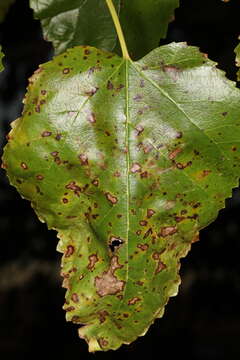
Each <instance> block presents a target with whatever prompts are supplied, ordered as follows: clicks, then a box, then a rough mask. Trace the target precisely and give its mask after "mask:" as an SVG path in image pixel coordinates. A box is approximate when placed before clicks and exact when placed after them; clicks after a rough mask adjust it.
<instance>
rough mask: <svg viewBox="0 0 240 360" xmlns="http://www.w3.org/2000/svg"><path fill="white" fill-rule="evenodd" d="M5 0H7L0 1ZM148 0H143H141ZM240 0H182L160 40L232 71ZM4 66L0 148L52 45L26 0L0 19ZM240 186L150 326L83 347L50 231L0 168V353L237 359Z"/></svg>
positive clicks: (0, 76)
mask: <svg viewBox="0 0 240 360" xmlns="http://www.w3.org/2000/svg"><path fill="white" fill-rule="evenodd" d="M0 1H4V0H0ZM146 1H147V0H146ZM239 18H240V1H239V0H236V1H234V0H231V1H230V2H229V3H224V2H223V1H221V0H216V1H215V0H201V1H199V0H184V1H183V0H182V1H181V7H180V9H178V10H177V11H176V19H175V21H174V22H173V23H171V24H170V26H169V33H168V38H167V40H164V41H162V43H163V44H164V43H168V42H170V41H187V42H188V44H190V45H196V46H199V47H200V49H201V51H202V52H204V53H208V54H209V57H210V58H211V59H212V60H215V61H217V62H218V63H219V67H220V68H221V69H223V70H224V71H226V73H227V75H228V77H229V78H231V79H233V80H235V79H236V68H235V64H234V53H233V49H234V47H235V46H236V45H237V43H238V41H237V37H238V35H239V34H240V26H239ZM0 43H1V44H2V46H3V50H4V52H5V54H6V57H5V60H4V62H5V66H6V69H5V71H4V72H3V73H1V74H0V148H1V150H0V151H1V152H2V147H3V145H4V144H5V136H6V133H7V132H8V131H9V123H10V122H11V121H12V120H14V119H15V118H16V117H18V116H19V115H20V113H21V110H22V105H21V100H22V98H23V96H24V93H25V88H26V85H27V79H28V77H29V76H30V75H31V74H32V73H33V71H34V70H36V68H37V67H38V64H39V63H43V62H45V61H47V60H49V59H50V58H51V56H52V54H53V52H52V48H51V45H50V44H49V43H46V42H45V41H44V40H43V39H42V35H41V29H40V26H39V23H38V21H35V20H33V15H32V11H31V10H30V9H29V7H28V1H27V0H26V1H25V0H17V1H16V4H15V5H13V6H12V7H11V9H10V11H9V13H8V16H7V18H6V20H5V22H4V23H3V24H1V25H0ZM239 209H240V192H239V190H238V189H235V190H234V191H233V198H232V199H228V200H227V201H226V209H224V210H222V211H221V212H220V214H219V216H218V218H217V219H216V221H215V222H214V223H213V224H211V225H210V226H208V228H206V229H205V230H203V231H202V232H201V241H200V242H198V243H196V244H194V245H193V248H192V251H191V253H190V254H189V255H188V256H187V258H186V259H184V260H182V269H181V276H182V279H183V281H182V285H181V287H180V292H179V295H178V296H177V297H175V298H172V299H171V300H170V302H169V304H168V306H167V307H166V312H165V316H164V317H163V318H162V319H161V320H157V321H156V322H155V324H154V325H153V326H152V327H151V328H150V330H149V332H148V333H147V335H145V336H144V337H142V338H139V339H138V340H137V341H136V342H135V343H133V344H132V345H130V346H123V347H122V348H121V349H120V350H118V351H116V352H113V351H110V352H108V353H97V354H94V355H93V354H88V352H87V345H86V344H85V342H84V341H83V340H80V339H78V336H77V327H76V326H75V325H72V324H70V323H66V322H65V318H64V317H65V314H64V311H63V310H62V309H61V307H62V304H63V302H64V290H63V289H62V288H61V279H60V277H59V275H58V273H59V262H60V254H58V253H57V252H56V251H55V248H56V244H57V240H56V236H55V232H54V231H48V230H47V228H46V225H45V224H41V223H40V222H39V221H38V220H37V218H36V216H35V214H34V213H33V210H32V209H31V207H30V204H29V203H28V202H27V201H25V200H21V198H20V196H19V195H18V194H17V192H16V191H15V189H14V188H13V187H10V186H9V184H8V181H7V179H6V176H5V172H4V171H3V170H1V174H0V234H1V235H0V236H1V242H0V358H1V359H3V358H5V357H6V358H7V359H14V360H15V359H28V358H32V359H42V358H45V359H50V358H51V357H55V358H57V359H59V360H62V359H64V360H65V359H66V360H67V359H69V357H70V356H72V358H75V359H86V358H87V359H95V358H96V359H97V360H100V359H106V360H108V359H122V358H124V359H126V360H127V359H132V358H133V357H137V356H141V355H143V354H146V356H147V357H148V359H153V358H154V359H155V358H159V359H160V358H164V359H165V358H168V359H175V358H176V357H178V358H181V357H183V358H184V359H191V360H222V359H227V360H233V359H234V360H236V359H238V358H240V347H239V337H240V307H239V303H240V262H239V257H240V221H239V220H240V217H239Z"/></svg>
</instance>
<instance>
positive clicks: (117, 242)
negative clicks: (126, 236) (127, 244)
mask: <svg viewBox="0 0 240 360" xmlns="http://www.w3.org/2000/svg"><path fill="white" fill-rule="evenodd" d="M122 244H123V240H122V239H120V238H116V237H113V236H112V237H111V239H110V243H109V248H110V250H111V251H112V252H114V251H115V250H117V249H118V248H119V247H120V246H121V245H122Z"/></svg>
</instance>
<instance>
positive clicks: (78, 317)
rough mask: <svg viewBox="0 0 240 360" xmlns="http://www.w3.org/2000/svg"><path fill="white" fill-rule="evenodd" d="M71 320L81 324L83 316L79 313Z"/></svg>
mask: <svg viewBox="0 0 240 360" xmlns="http://www.w3.org/2000/svg"><path fill="white" fill-rule="evenodd" d="M71 321H72V322H73V323H74V324H79V323H80V322H81V318H80V316H77V315H74V316H73V317H72V319H71Z"/></svg>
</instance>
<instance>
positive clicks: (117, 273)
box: [3, 43, 240, 351]
mask: <svg viewBox="0 0 240 360" xmlns="http://www.w3.org/2000/svg"><path fill="white" fill-rule="evenodd" d="M239 100H240V95H239V90H237V89H236V88H235V87H234V84H233V83H232V82H230V81H228V80H227V79H226V78H225V77H224V76H223V73H222V72H220V71H219V70H217V69H216V68H215V64H214V63H213V62H211V61H209V60H208V59H207V58H206V57H205V56H204V55H202V54H200V53H199V51H198V49H197V48H194V47H187V46H186V44H184V43H177V44H176V43H173V44H170V45H167V46H163V47H161V48H158V49H156V50H154V51H152V52H151V53H150V54H149V55H147V56H146V57H144V58H143V59H142V60H141V61H139V62H131V61H129V62H128V61H125V60H123V59H121V58H119V57H118V56H116V55H113V54H110V53H106V52H103V51H100V50H97V49H95V48H91V47H76V48H74V49H71V50H69V51H68V52H67V53H65V54H62V55H60V56H58V57H56V58H55V59H54V60H53V61H51V62H49V63H46V64H44V65H42V66H41V67H40V69H39V70H38V71H37V72H36V73H35V75H34V76H33V77H32V78H31V80H30V85H29V90H28V94H27V96H26V99H25V107H24V112H23V116H22V118H20V119H18V120H16V122H15V123H14V124H13V130H12V131H11V133H10V135H9V143H8V145H7V146H6V148H5V154H4V158H3V166H4V167H5V168H6V169H7V172H8V175H9V177H10V180H11V183H12V184H13V185H15V186H16V187H17V188H18V190H19V192H20V193H21V194H22V196H23V197H25V198H27V199H29V200H31V202H32V206H33V207H34V208H35V210H36V212H37V214H38V216H39V217H40V219H41V220H43V221H46V222H47V223H48V226H49V228H54V229H56V230H57V231H58V236H59V238H60V241H59V245H58V250H59V251H61V252H62V253H63V254H64V255H63V258H62V276H63V277H64V283H63V285H64V287H66V288H67V293H66V303H65V305H64V308H65V310H66V312H67V319H68V320H71V321H73V322H74V323H79V324H84V326H83V327H82V328H80V330H79V335H80V336H81V337H84V338H85V339H86V341H87V342H88V343H89V349H90V351H96V350H108V349H116V348H118V347H119V346H120V345H121V344H122V343H130V342H132V341H134V340H135V339H136V337H137V336H140V335H143V334H144V333H145V332H146V331H147V329H148V327H149V326H150V324H151V323H152V322H153V321H154V319H155V318H157V317H161V316H162V314H163V311H164V306H165V304H166V303H167V301H168V299H169V296H173V295H176V293H177V289H178V285H179V282H180V279H179V276H178V270H179V266H180V263H179V260H180V258H181V257H183V256H185V255H186V253H187V252H188V251H189V249H190V245H191V243H192V242H195V241H196V240H197V239H198V232H199V230H200V229H202V228H203V227H204V226H206V225H208V224H209V223H210V222H211V221H213V220H214V219H215V217H216V216H217V213H218V211H219V209H221V208H222V207H224V200H225V198H226V197H229V196H231V189H232V188H233V187H235V186H237V185H238V178H239V175H240V168H239V166H240V165H239V163H240V162H239V160H240V149H239V135H240V134H239V132H240V130H239V127H240V120H239V119H240V116H239V115H240V101H239Z"/></svg>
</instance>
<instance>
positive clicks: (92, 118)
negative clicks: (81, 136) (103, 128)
mask: <svg viewBox="0 0 240 360" xmlns="http://www.w3.org/2000/svg"><path fill="white" fill-rule="evenodd" d="M87 121H89V122H90V123H91V124H94V123H95V122H96V115H95V114H94V113H93V112H91V113H90V114H88V115H87Z"/></svg>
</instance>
